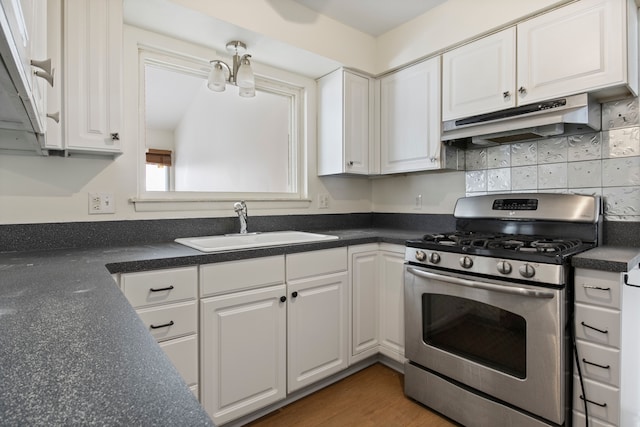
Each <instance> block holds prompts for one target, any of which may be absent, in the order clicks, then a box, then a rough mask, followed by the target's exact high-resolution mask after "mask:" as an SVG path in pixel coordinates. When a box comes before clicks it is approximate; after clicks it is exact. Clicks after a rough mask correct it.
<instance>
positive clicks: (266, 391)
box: [201, 284, 287, 424]
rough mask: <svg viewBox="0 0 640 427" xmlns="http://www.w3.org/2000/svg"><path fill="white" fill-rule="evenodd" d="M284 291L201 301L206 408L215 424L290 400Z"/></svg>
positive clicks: (259, 291)
mask: <svg viewBox="0 0 640 427" xmlns="http://www.w3.org/2000/svg"><path fill="white" fill-rule="evenodd" d="M284 295H285V285H284V284H281V285H277V286H269V287H266V288H258V289H251V290H247V291H243V292H234V293H232V294H228V295H222V296H218V297H211V298H206V299H204V300H202V302H201V316H202V329H201V336H202V404H203V406H204V408H205V409H206V410H207V412H208V413H209V415H210V416H211V418H212V419H213V421H214V422H215V423H216V424H224V423H225V422H228V421H231V420H233V419H236V418H238V417H240V416H243V415H246V414H249V413H251V412H253V411H255V410H258V409H260V408H262V407H264V406H267V405H269V404H271V403H274V402H277V401H278V400H281V399H284V398H285V396H286V335H287V334H286V332H287V330H286V318H287V317H286V316H287V311H286V301H281V299H283V298H284Z"/></svg>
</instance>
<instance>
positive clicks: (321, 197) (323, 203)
mask: <svg viewBox="0 0 640 427" xmlns="http://www.w3.org/2000/svg"><path fill="white" fill-rule="evenodd" d="M328 207H329V195H328V194H324V193H320V194H318V209H327V208H328Z"/></svg>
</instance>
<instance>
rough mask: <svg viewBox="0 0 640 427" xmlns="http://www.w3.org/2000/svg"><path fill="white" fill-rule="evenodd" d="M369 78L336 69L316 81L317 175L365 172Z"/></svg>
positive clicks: (367, 148)
mask: <svg viewBox="0 0 640 427" xmlns="http://www.w3.org/2000/svg"><path fill="white" fill-rule="evenodd" d="M369 91H370V82H369V79H368V78H366V77H363V76H360V75H357V74H354V73H351V72H349V71H346V70H342V69H339V70H336V71H334V72H333V73H330V74H328V75H326V76H324V77H322V78H321V79H320V80H318V98H319V99H318V175H320V176H322V175H334V174H341V173H353V174H363V175H366V174H368V173H369V144H370V131H369V128H370V126H371V123H370V117H369V116H370V111H371V109H370V106H369Z"/></svg>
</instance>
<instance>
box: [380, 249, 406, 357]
mask: <svg viewBox="0 0 640 427" xmlns="http://www.w3.org/2000/svg"><path fill="white" fill-rule="evenodd" d="M379 269H380V270H379V271H380V274H379V275H380V317H379V325H380V326H379V327H380V353H382V354H384V355H385V356H388V357H391V358H393V359H395V360H398V361H399V362H404V252H402V248H400V249H399V251H393V252H392V251H380V265H379Z"/></svg>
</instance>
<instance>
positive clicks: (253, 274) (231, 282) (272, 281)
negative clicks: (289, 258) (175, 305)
mask: <svg viewBox="0 0 640 427" xmlns="http://www.w3.org/2000/svg"><path fill="white" fill-rule="evenodd" d="M282 283H284V256H283V255H282V256H275V257H265V258H251V259H243V260H239V261H230V262H221V263H217V264H207V265H201V266H200V296H203V297H204V296H209V295H216V294H225V293H229V292H235V291H240V290H243V289H251V288H258V287H263V286H270V285H279V284H282Z"/></svg>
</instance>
